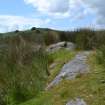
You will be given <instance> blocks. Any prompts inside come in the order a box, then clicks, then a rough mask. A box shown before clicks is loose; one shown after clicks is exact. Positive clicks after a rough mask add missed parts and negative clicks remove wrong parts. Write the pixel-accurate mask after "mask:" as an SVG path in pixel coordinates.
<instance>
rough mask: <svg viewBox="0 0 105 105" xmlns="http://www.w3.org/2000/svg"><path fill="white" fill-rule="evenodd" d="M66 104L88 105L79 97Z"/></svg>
mask: <svg viewBox="0 0 105 105" xmlns="http://www.w3.org/2000/svg"><path fill="white" fill-rule="evenodd" d="M66 105H87V104H86V102H85V101H84V100H83V99H80V98H77V99H76V100H71V101H69V102H68V103H67V104H66Z"/></svg>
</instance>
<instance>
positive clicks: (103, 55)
mask: <svg viewBox="0 0 105 105" xmlns="http://www.w3.org/2000/svg"><path fill="white" fill-rule="evenodd" d="M96 60H97V62H98V63H99V64H102V65H104V66H105V45H103V46H102V47H100V48H99V49H98V50H97V51H96Z"/></svg>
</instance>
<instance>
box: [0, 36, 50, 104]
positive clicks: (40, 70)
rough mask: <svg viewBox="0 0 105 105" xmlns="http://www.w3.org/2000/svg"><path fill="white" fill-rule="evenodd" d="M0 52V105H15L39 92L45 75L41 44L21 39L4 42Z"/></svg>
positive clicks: (16, 37)
mask: <svg viewBox="0 0 105 105" xmlns="http://www.w3.org/2000/svg"><path fill="white" fill-rule="evenodd" d="M5 44H6V46H5V47H2V48H1V49H0V105H15V104H18V103H21V102H24V101H26V100H27V99H30V98H32V97H35V96H37V94H38V93H39V92H40V91H41V90H43V88H44V86H45V82H46V79H47V77H48V75H49V71H48V62H49V60H48V56H47V54H46V53H45V51H44V49H43V47H42V45H38V44H37V43H35V42H34V41H31V40H30V41H27V40H26V39H24V37H22V36H14V37H11V38H10V39H5Z"/></svg>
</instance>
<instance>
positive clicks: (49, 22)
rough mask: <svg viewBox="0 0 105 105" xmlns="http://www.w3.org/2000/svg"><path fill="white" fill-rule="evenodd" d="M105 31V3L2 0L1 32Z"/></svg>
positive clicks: (83, 0) (57, 0) (81, 0)
mask: <svg viewBox="0 0 105 105" xmlns="http://www.w3.org/2000/svg"><path fill="white" fill-rule="evenodd" d="M31 27H41V28H52V29H58V30H73V29H77V28H96V29H101V28H104V27H105V0H0V32H8V31H14V30H17V29H18V30H26V29H30V28H31Z"/></svg>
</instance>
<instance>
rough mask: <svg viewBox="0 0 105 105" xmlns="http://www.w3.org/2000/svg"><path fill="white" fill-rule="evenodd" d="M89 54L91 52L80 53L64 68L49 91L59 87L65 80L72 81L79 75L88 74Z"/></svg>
mask: <svg viewBox="0 0 105 105" xmlns="http://www.w3.org/2000/svg"><path fill="white" fill-rule="evenodd" d="M89 54H90V52H79V53H78V54H77V55H76V56H75V58H74V59H73V60H71V61H69V62H68V63H67V64H65V65H64V66H63V67H62V69H61V71H60V73H59V74H58V75H57V76H56V77H55V79H54V80H53V81H52V82H51V83H50V84H49V85H48V87H47V89H50V88H51V87H53V86H54V85H57V84H58V83H59V82H60V81H61V80H63V79H69V80H72V79H75V78H76V76H78V74H84V73H88V72H89V66H88V64H87V63H86V61H87V57H88V55H89Z"/></svg>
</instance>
